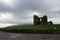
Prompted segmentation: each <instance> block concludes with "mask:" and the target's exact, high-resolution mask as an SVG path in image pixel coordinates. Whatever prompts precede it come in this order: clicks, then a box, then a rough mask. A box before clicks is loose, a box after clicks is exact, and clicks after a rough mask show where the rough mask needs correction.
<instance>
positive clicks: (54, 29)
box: [0, 25, 60, 34]
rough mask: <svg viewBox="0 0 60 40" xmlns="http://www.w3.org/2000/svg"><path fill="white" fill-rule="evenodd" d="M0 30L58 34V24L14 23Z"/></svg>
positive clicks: (59, 32)
mask: <svg viewBox="0 0 60 40" xmlns="http://www.w3.org/2000/svg"><path fill="white" fill-rule="evenodd" d="M0 30H2V31H6V32H13V33H29V34H31V33H32V34H60V25H35V26H34V25H22V26H21V25H16V26H10V27H6V28H2V29H0Z"/></svg>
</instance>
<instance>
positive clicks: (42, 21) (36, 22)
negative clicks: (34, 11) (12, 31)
mask: <svg viewBox="0 0 60 40" xmlns="http://www.w3.org/2000/svg"><path fill="white" fill-rule="evenodd" d="M33 20H34V25H41V24H45V25H46V24H53V23H52V21H49V22H48V19H47V16H46V15H45V16H43V17H38V16H37V15H34V18H33Z"/></svg>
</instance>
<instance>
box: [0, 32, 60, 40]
mask: <svg viewBox="0 0 60 40" xmlns="http://www.w3.org/2000/svg"><path fill="white" fill-rule="evenodd" d="M0 40H60V34H16V33H2V32H0Z"/></svg>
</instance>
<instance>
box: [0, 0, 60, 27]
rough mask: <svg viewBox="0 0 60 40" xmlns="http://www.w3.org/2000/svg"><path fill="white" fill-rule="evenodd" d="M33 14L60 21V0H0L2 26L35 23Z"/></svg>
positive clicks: (55, 22) (0, 21) (56, 21)
mask: <svg viewBox="0 0 60 40" xmlns="http://www.w3.org/2000/svg"><path fill="white" fill-rule="evenodd" d="M33 15H38V16H39V17H41V16H43V15H47V16H48V21H52V22H53V23H54V24H59V23H60V0H0V26H7V25H14V24H33Z"/></svg>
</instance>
